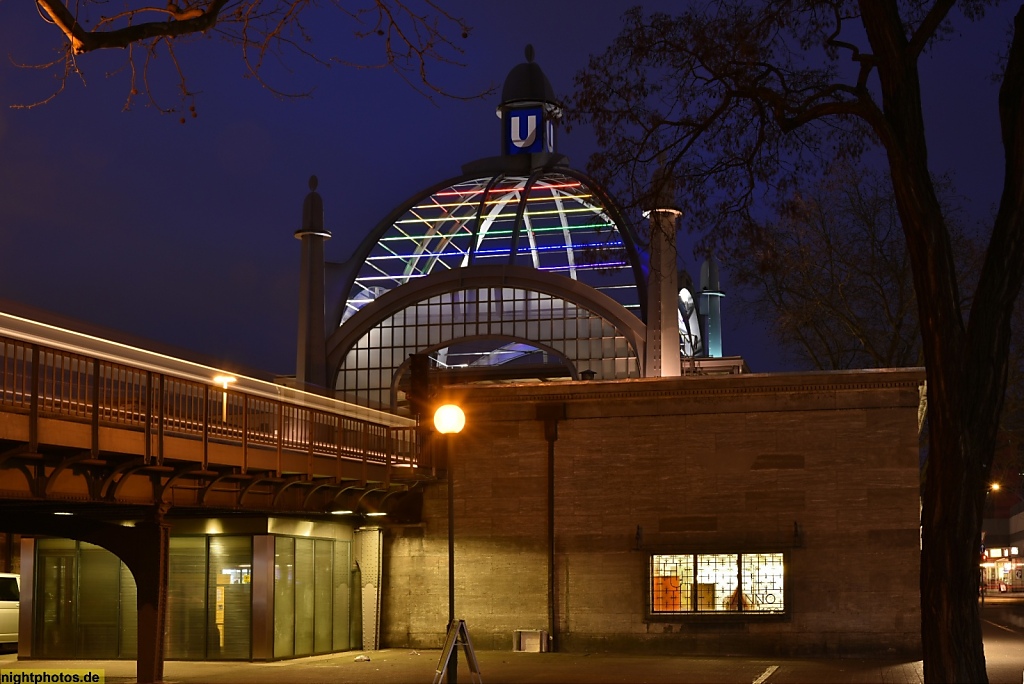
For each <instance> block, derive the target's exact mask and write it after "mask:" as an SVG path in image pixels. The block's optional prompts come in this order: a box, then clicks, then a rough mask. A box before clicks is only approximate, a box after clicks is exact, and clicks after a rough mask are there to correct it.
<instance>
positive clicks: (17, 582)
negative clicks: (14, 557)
mask: <svg viewBox="0 0 1024 684" xmlns="http://www.w3.org/2000/svg"><path fill="white" fill-rule="evenodd" d="M20 600H21V575H11V574H9V573H5V572H0V644H12V643H13V644H17V643H18V604H19V601H20Z"/></svg>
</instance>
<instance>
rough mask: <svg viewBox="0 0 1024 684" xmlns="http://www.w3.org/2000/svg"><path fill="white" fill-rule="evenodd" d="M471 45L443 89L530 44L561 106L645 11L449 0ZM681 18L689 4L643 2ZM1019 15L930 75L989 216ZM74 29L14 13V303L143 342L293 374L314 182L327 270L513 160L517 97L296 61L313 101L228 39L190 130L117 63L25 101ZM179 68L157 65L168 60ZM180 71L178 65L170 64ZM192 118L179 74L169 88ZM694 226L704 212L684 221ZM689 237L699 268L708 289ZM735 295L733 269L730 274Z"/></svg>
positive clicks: (939, 118)
mask: <svg viewBox="0 0 1024 684" xmlns="http://www.w3.org/2000/svg"><path fill="white" fill-rule="evenodd" d="M445 4H446V6H448V7H450V8H451V9H452V11H453V13H454V14H456V15H459V16H462V17H463V18H464V19H465V20H466V21H467V22H468V23H469V25H470V26H472V27H473V32H472V33H471V35H470V37H469V38H468V39H467V40H461V39H459V38H457V37H456V41H457V42H458V43H459V45H461V46H462V47H463V48H464V50H465V54H464V55H463V56H462V59H463V60H464V61H465V62H466V64H467V66H466V67H465V68H461V69H455V68H443V67H439V68H438V70H437V78H436V80H437V82H438V83H439V84H440V85H442V86H444V87H446V88H448V89H450V90H452V91H454V92H458V93H473V92H479V91H482V90H485V89H487V88H491V87H494V88H495V89H496V90H498V91H500V86H501V83H502V81H503V80H504V78H505V75H506V74H507V73H508V71H509V70H510V69H511V68H512V67H513V66H515V65H516V64H518V63H519V62H521V61H523V59H524V58H523V48H524V46H525V45H526V44H527V43H532V44H533V45H534V47H535V50H536V61H537V62H538V63H539V64H540V65H541V67H542V68H543V69H544V71H545V73H546V74H547V75H548V78H549V79H550V80H551V82H552V85H553V86H554V89H555V92H556V94H558V95H559V96H560V97H565V96H566V95H568V93H569V91H570V89H571V87H572V77H573V75H574V74H575V73H576V72H577V71H578V70H579V69H580V68H582V67H583V66H585V64H586V61H587V58H588V56H589V55H590V54H592V53H596V52H600V51H602V50H603V49H604V47H605V46H606V45H607V44H608V43H609V42H610V41H611V39H612V38H613V37H614V36H615V35H616V33H617V30H618V27H619V26H620V23H619V21H618V18H619V17H620V15H621V14H622V12H624V11H625V10H626V9H627V8H628V7H629V6H630V4H632V3H626V2H621V3H620V2H589V1H586V0H574V1H571V2H551V1H546V2H538V1H535V0H520V1H519V2H516V3H504V2H493V1H486V2H481V1H479V0H477V1H473V0H460V1H457V2H447V3H445ZM646 5H647V6H648V7H653V8H663V9H664V8H672V7H675V6H678V3H676V2H672V1H671V0H662V1H660V2H657V3H646ZM1017 7H1018V4H1017V3H1009V4H1008V5H1007V6H1005V7H1002V8H1000V10H999V11H998V12H991V13H990V16H988V17H986V19H985V20H984V21H983V22H981V23H978V24H973V25H971V24H964V23H963V22H961V23H960V25H959V26H958V31H957V32H956V35H955V40H954V41H953V42H950V43H946V44H941V45H939V46H938V47H937V48H935V49H934V50H933V51H932V52H933V54H932V55H930V56H929V57H928V58H926V60H925V63H924V68H925V73H924V85H925V89H926V94H925V107H926V109H927V111H928V113H929V119H928V126H929V135H930V137H931V143H932V148H931V157H930V165H931V167H932V169H933V171H935V172H946V171H952V172H954V178H955V180H956V182H957V185H958V188H959V190H960V192H961V193H962V194H963V195H964V196H965V197H966V198H967V200H966V207H967V209H968V213H969V215H971V216H978V217H985V216H987V215H988V214H989V213H990V212H991V208H992V206H993V205H994V203H995V201H996V200H997V199H998V194H999V190H1000V187H999V178H1000V174H1001V154H1002V153H1001V149H1000V147H999V130H998V118H997V111H996V85H995V83H994V82H993V80H992V78H991V77H992V75H993V74H994V73H995V72H996V69H997V62H996V53H997V50H998V49H1000V48H1001V47H1002V46H1004V45H1005V44H1006V38H1005V37H1006V31H1007V29H1008V26H1009V22H1010V20H1011V18H1012V15H1013V13H1014V11H1015V10H1016V8H1017ZM322 29H323V31H322V33H323V35H321V36H318V37H319V38H320V39H322V40H326V41H334V42H344V41H347V43H346V48H345V49H347V50H352V52H350V53H348V54H349V55H350V56H351V57H353V58H354V59H359V58H360V55H361V56H362V58H363V59H365V60H374V59H376V58H377V56H378V55H379V54H380V53H379V48H378V46H377V45H375V44H374V43H373V42H372V41H366V42H365V43H364V44H356V43H355V42H354V39H353V38H350V36H351V31H352V26H351V25H349V24H343V23H341V22H338V24H337V25H327V24H325V25H323V26H322ZM59 41H60V36H59V35H58V34H57V32H56V30H55V29H54V28H53V27H51V26H49V25H47V24H45V23H44V22H43V21H42V20H41V19H40V18H39V16H38V14H37V13H36V11H35V9H34V7H33V4H32V3H31V2H30V0H0V52H2V53H3V56H4V59H3V60H0V299H7V300H13V301H16V302H21V303H23V304H26V305H30V306H33V307H38V308H41V309H45V310H48V311H52V312H55V313H57V314H61V315H63V316H68V317H73V318H75V319H79V320H82V321H85V322H88V323H91V324H95V325H99V326H103V327H107V328H111V329H115V330H121V331H125V332H127V333H130V334H133V335H136V336H141V337H145V338H149V339H152V340H156V341H159V342H161V343H163V344H167V345H172V346H175V347H179V348H182V349H188V350H193V351H195V352H197V353H199V354H201V355H203V356H205V357H209V358H212V359H221V360H225V361H230V362H233V363H234V364H242V365H244V366H247V367H251V368H253V369H257V370H260V371H263V372H265V373H278V374H290V373H294V370H295V368H294V364H295V334H296V325H297V308H296V307H297V301H296V300H297V290H298V283H297V276H298V265H299V242H298V241H297V240H295V239H294V238H293V236H292V234H293V233H294V231H295V230H296V229H297V228H298V227H299V222H300V219H301V213H302V201H303V198H304V197H305V194H306V192H307V179H308V178H309V176H310V175H311V174H316V175H317V176H318V177H319V180H320V187H319V190H320V193H321V195H322V196H323V198H324V204H325V215H326V222H327V227H328V228H329V229H330V230H331V231H332V232H333V234H334V237H333V239H331V240H330V241H328V243H327V258H328V260H330V261H344V260H345V259H346V258H347V257H348V256H349V255H350V254H351V252H352V251H353V250H354V248H355V246H356V245H357V244H358V243H359V242H360V241H361V239H362V238H363V236H364V235H365V234H366V233H367V232H369V230H370V229H371V228H372V227H373V226H374V225H375V224H376V223H377V222H378V221H379V220H380V219H381V218H382V217H383V216H384V215H385V214H386V213H387V212H388V211H389V210H391V209H392V208H394V207H395V206H396V205H397V204H399V203H400V202H402V201H403V200H406V199H408V198H409V197H411V196H413V195H415V194H417V193H419V191H420V190H422V189H423V188H426V187H428V186H430V185H432V184H434V183H435V182H438V181H440V180H443V179H446V178H449V177H452V176H456V175H458V174H459V172H460V166H461V165H462V164H463V163H465V162H468V161H471V160H474V159H477V158H481V157H486V156H492V155H495V154H497V153H498V151H499V150H498V140H499V130H498V119H497V117H496V116H495V114H494V110H495V107H496V106H497V104H498V101H499V93H498V92H495V93H494V94H492V95H491V96H489V97H486V98H484V99H476V100H469V101H460V100H454V99H445V98H435V99H434V101H433V102H431V101H430V100H428V99H426V98H424V97H423V96H422V95H421V94H419V93H417V92H416V91H415V90H413V89H412V88H411V87H410V86H409V85H408V84H406V83H405V82H404V81H403V80H402V79H401V78H399V77H398V76H396V75H394V74H393V73H391V72H389V71H387V70H356V69H351V68H344V67H337V66H336V67H333V68H331V69H329V70H325V69H322V68H319V67H317V66H315V65H313V64H310V63H303V62H301V61H299V60H291V65H292V67H293V68H294V70H295V71H294V74H293V75H291V76H288V75H284V74H282V73H281V72H277V76H279V78H277V79H275V81H274V82H275V84H276V85H280V86H282V87H286V88H294V89H296V90H300V89H305V88H307V87H310V86H315V87H316V91H315V93H314V95H313V96H312V97H311V98H308V99H286V100H281V99H277V98H275V97H274V96H273V95H272V94H271V93H270V92H268V91H267V90H266V89H264V88H262V87H261V86H260V85H259V84H258V83H256V82H254V81H253V80H251V79H246V78H244V77H243V76H244V67H243V64H242V62H241V61H240V60H239V59H238V57H237V50H236V49H234V48H231V47H228V46H224V45H222V44H221V43H219V42H217V41H199V42H196V43H192V44H190V45H188V46H183V47H182V48H181V49H180V55H179V56H180V57H181V58H182V61H183V65H184V67H185V71H186V76H187V78H188V79H189V81H188V85H189V87H190V88H191V89H192V90H194V91H198V92H199V95H198V97H197V99H196V109H197V115H198V116H197V117H196V118H194V119H193V118H188V120H187V122H186V123H185V124H184V125H182V124H180V123H179V122H178V121H179V118H180V115H165V114H161V113H160V112H158V111H157V110H156V109H155V108H153V107H149V106H147V105H146V101H145V99H142V98H140V99H138V100H137V101H136V102H135V105H134V106H133V108H132V110H131V111H128V112H125V111H122V109H123V106H124V102H125V99H126V96H127V94H128V79H127V76H126V75H125V74H124V73H123V72H118V73H109V75H108V72H113V71H114V70H116V69H118V68H119V66H120V65H121V64H122V63H123V57H122V55H121V54H119V53H110V54H100V53H94V54H90V55H86V56H84V57H82V58H80V61H79V65H80V68H81V69H82V70H83V71H84V72H85V76H86V82H85V84H84V85H83V84H82V83H81V82H80V81H77V80H73V81H72V82H71V83H70V84H69V87H68V89H67V90H66V91H65V92H64V93H62V94H61V95H59V96H58V97H57V98H56V99H55V100H54V101H52V102H50V103H48V104H46V105H43V106H41V107H37V108H34V109H29V110H19V109H12V108H10V106H11V105H16V104H26V103H30V102H32V101H34V100H37V99H39V98H42V97H45V96H46V95H47V94H49V92H50V90H51V89H52V87H53V79H52V78H51V76H50V75H49V74H48V73H43V72H38V71H32V70H26V69H20V68H17V67H15V66H14V65H13V64H12V60H13V61H14V62H28V63H38V62H42V61H46V60H48V59H52V55H53V50H54V49H55V48H56V46H58V44H59ZM166 62H167V60H166V59H163V61H162V62H159V64H160V66H162V67H166V66H167V65H166ZM165 73H166V72H165ZM158 83H159V85H158V86H157V91H158V92H159V93H161V94H162V99H163V101H164V102H165V103H166V104H168V105H177V104H179V101H178V99H177V96H176V92H175V87H176V86H175V81H174V79H173V77H171V76H167V77H165V78H164V79H163V80H162V82H158ZM559 148H560V151H562V152H563V153H565V154H567V155H568V156H569V159H570V161H571V162H572V164H573V166H574V167H576V168H579V169H583V168H584V167H585V163H586V159H587V157H588V156H589V154H590V153H591V152H592V151H593V148H594V141H593V138H592V136H591V135H590V134H589V132H588V131H586V130H583V129H577V130H574V131H573V132H572V133H571V134H568V135H566V134H564V132H563V134H562V135H561V137H560V140H559ZM684 220H685V219H684ZM691 245H692V239H691V238H683V240H682V241H681V251H682V252H683V254H684V256H685V262H686V263H685V265H686V267H687V268H688V269H689V270H690V271H691V273H693V274H694V276H697V275H698V274H699V270H698V268H697V265H696V263H695V260H694V259H693V258H692V256H691V255H690V254H689V247H690V246H691ZM722 280H723V283H722V284H723V287H724V289H725V290H726V292H727V294H728V293H729V287H730V283H729V271H728V264H723V265H722ZM723 318H724V321H725V337H724V348H725V353H726V354H727V355H739V356H743V357H744V358H746V360H747V362H748V364H749V365H750V367H751V369H752V370H754V371H759V372H762V371H773V370H781V369H784V368H786V362H785V360H784V359H783V358H782V357H781V355H780V354H778V353H777V352H776V350H774V349H773V346H772V343H771V341H770V339H769V337H768V336H767V334H766V333H765V331H764V330H763V329H762V328H761V327H760V326H759V325H756V324H751V323H749V322H745V321H741V320H739V318H738V314H737V313H736V311H735V308H734V307H731V306H730V299H729V297H728V296H727V298H726V300H725V302H724V304H723Z"/></svg>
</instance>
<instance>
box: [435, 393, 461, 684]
mask: <svg viewBox="0 0 1024 684" xmlns="http://www.w3.org/2000/svg"><path fill="white" fill-rule="evenodd" d="M434 427H435V428H437V431H438V432H440V433H441V434H442V435H455V434H458V433H460V432H462V428H464V427H466V414H465V413H463V412H462V409H461V408H459V407H458V406H456V405H455V404H445V405H444V406H440V407H438V409H437V411H435V412H434ZM445 439H446V446H447V447H448V449H447V452H448V454H447V456H448V462H447V464H446V468H447V470H448V630H450V629H451V628H452V625H453V624H455V487H454V485H453V482H452V480H453V478H454V474H455V468H454V465H455V455H454V454H453V453H452V450H451V438H450V437H446V438H445ZM448 630H445V632H446V633H447V631H448ZM458 653H459V650H458V649H457V648H452V653H451V656H450V657H449V660H448V665H447V666H446V669H447V671H448V684H457V682H458V679H459V656H458Z"/></svg>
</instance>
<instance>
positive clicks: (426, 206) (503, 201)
mask: <svg viewBox="0 0 1024 684" xmlns="http://www.w3.org/2000/svg"><path fill="white" fill-rule="evenodd" d="M514 193H515V194H518V191H517V190H510V191H509V194H514ZM591 197H593V195H592V194H589V193H587V194H585V195H568V196H566V197H557V198H556V197H548V196H545V195H540V196H533V195H531V196H530V197H527V198H526V201H527V203H530V202H533V203H534V204H536V203H537V202H554V201H555V200H556V199H560V200H563V201H564V200H585V199H589V198H591ZM507 203H511V202H510V201H509V200H507V199H493V200H485V201H484V206H485V207H486V206H497V205H499V204H507ZM477 206H479V203H477V202H448V203H441V202H433V203H431V204H417V205H416V206H414V207H412V209H410V210H409V211H410V212H412V211H415V210H423V209H452V208H455V209H457V208H459V207H472V208H473V209H474V210H475V209H476V207H477ZM590 206H593V207H595V208H599V207H597V205H590ZM453 218H454V217H453Z"/></svg>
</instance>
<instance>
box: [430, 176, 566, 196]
mask: <svg viewBox="0 0 1024 684" xmlns="http://www.w3.org/2000/svg"><path fill="white" fill-rule="evenodd" d="M476 182H477V183H479V184H480V185H479V186H478V187H475V188H472V189H467V190H455V189H454V188H455V187H456V186H452V187H451V188H450V189H448V190H441V191H439V192H435V193H434V194H433V195H431V197H465V196H472V195H479V194H480V193H482V192H483V191H484V188H483V186H485V185H486V184H487V183H488V182H490V179H489V178H486V179H481V180H479V181H476ZM502 182H504V183H508V185H505V186H502V185H500V184H499V185H497V186H495V187H493V188H491V189H490V190H488V193H489V194H490V193H498V192H509V191H515V190H516V189H521V188H523V187H525V185H526V179H525V178H508V179H504V180H503V181H502ZM582 186H583V183H580V182H579V181H574V182H569V183H557V184H550V185H548V184H537V185H534V186H533V187H534V188H543V189H545V190H547V189H552V190H565V189H568V188H579V187H582Z"/></svg>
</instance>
